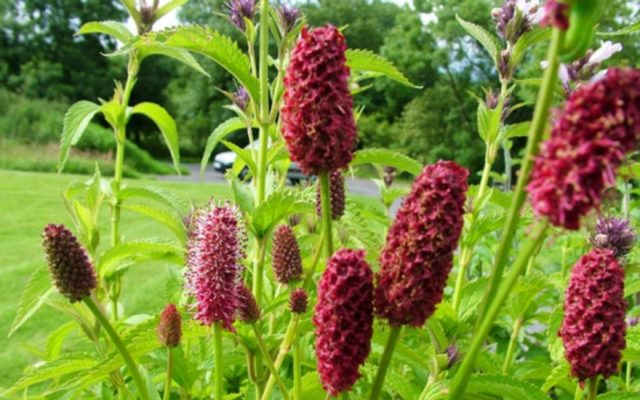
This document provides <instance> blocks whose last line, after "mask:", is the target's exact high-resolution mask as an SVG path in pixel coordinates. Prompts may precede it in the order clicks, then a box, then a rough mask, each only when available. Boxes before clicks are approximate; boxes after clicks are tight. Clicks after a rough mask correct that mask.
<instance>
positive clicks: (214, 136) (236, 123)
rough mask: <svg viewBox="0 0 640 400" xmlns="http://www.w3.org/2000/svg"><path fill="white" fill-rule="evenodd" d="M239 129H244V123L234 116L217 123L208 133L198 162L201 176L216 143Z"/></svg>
mask: <svg viewBox="0 0 640 400" xmlns="http://www.w3.org/2000/svg"><path fill="white" fill-rule="evenodd" d="M240 129H246V124H245V122H244V121H242V120H241V119H240V118H237V117H235V118H230V119H228V120H226V121H224V122H223V123H221V124H220V125H218V127H217V128H216V129H215V130H214V131H213V132H212V133H211V135H209V138H208V139H207V145H206V147H205V149H204V153H203V154H202V161H201V162H200V175H201V176H202V175H204V171H205V170H206V169H207V164H209V159H210V158H211V153H213V150H215V148H216V146H217V145H218V143H220V141H222V140H223V139H224V138H225V137H227V136H228V135H230V134H231V133H233V132H235V131H239V130H240Z"/></svg>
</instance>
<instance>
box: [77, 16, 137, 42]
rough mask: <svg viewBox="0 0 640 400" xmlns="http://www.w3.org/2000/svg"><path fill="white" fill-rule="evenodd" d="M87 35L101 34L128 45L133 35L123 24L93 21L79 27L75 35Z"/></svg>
mask: <svg viewBox="0 0 640 400" xmlns="http://www.w3.org/2000/svg"><path fill="white" fill-rule="evenodd" d="M88 33H103V34H105V35H109V36H113V37H114V38H116V39H118V40H119V41H120V42H122V43H125V44H126V43H129V42H130V41H131V40H132V39H133V38H134V36H133V33H131V31H130V30H129V28H127V26H126V25H125V24H123V23H122V22H117V21H93V22H87V23H86V24H84V25H82V27H80V30H79V31H78V32H77V33H76V35H86V34H88Z"/></svg>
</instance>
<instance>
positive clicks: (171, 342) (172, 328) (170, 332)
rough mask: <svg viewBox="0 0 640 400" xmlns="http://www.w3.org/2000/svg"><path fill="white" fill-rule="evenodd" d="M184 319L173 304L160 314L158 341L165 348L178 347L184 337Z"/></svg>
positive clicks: (168, 305)
mask: <svg viewBox="0 0 640 400" xmlns="http://www.w3.org/2000/svg"><path fill="white" fill-rule="evenodd" d="M181 325H182V317H180V313H179V312H178V309H177V308H176V306H175V305H173V304H167V306H166V307H165V309H164V311H162V313H161V314H160V322H159V323H158V329H157V331H156V332H157V334H158V340H159V341H160V343H162V345H163V346H165V347H177V346H178V345H179V344H180V338H181V337H182V326H181Z"/></svg>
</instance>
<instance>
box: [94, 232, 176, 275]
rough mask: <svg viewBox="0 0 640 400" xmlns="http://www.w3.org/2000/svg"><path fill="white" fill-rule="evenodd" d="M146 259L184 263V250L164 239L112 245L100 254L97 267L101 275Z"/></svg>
mask: <svg viewBox="0 0 640 400" xmlns="http://www.w3.org/2000/svg"><path fill="white" fill-rule="evenodd" d="M145 261H167V262H170V263H173V264H176V265H182V264H183V263H184V250H183V249H182V248H180V247H177V246H176V245H175V244H173V243H167V242H162V241H151V240H148V241H132V242H125V243H120V244H119V245H117V246H114V247H111V248H110V249H108V250H106V251H105V252H104V253H102V255H101V256H100V258H99V260H98V263H97V269H98V272H99V273H100V275H101V276H105V277H107V276H110V275H111V274H112V273H114V272H116V271H118V270H120V269H123V268H126V267H128V266H129V265H131V264H134V263H140V262H145Z"/></svg>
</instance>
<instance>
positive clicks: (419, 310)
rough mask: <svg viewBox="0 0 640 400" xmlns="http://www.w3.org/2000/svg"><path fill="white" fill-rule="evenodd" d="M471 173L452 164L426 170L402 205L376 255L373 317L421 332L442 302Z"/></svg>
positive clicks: (460, 228)
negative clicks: (377, 256) (409, 326)
mask: <svg viewBox="0 0 640 400" xmlns="http://www.w3.org/2000/svg"><path fill="white" fill-rule="evenodd" d="M468 175H469V172H468V171H467V170H466V169H464V168H463V167H461V166H459V165H458V164H456V163H454V162H452V161H438V162H437V163H436V164H433V165H428V166H426V167H425V168H424V170H423V171H422V173H421V174H420V175H419V176H418V177H417V178H416V181H415V182H414V184H413V188H412V189H411V193H410V194H409V195H408V196H407V198H406V199H405V201H404V202H403V204H402V206H401V207H400V210H399V211H398V214H397V216H396V220H395V222H394V223H393V226H392V227H391V229H390V230H389V233H388V235H387V242H386V245H385V247H384V249H383V250H382V253H381V255H380V271H379V272H378V273H377V275H376V281H377V286H376V291H375V299H374V306H375V310H376V315H378V316H379V317H382V318H386V319H387V320H388V321H389V323H390V324H391V325H393V326H399V325H412V326H416V327H419V326H422V324H424V322H425V321H426V320H427V318H429V317H430V316H431V314H433V312H434V311H435V308H436V305H437V304H438V303H440V301H441V300H442V295H443V292H444V288H445V286H446V283H447V277H448V276H449V272H450V271H451V267H452V263H453V252H454V250H455V249H456V247H457V245H458V239H459V238H460V233H461V232H462V225H463V215H464V204H465V198H466V197H465V193H466V191H467V188H468V186H467V177H468Z"/></svg>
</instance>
